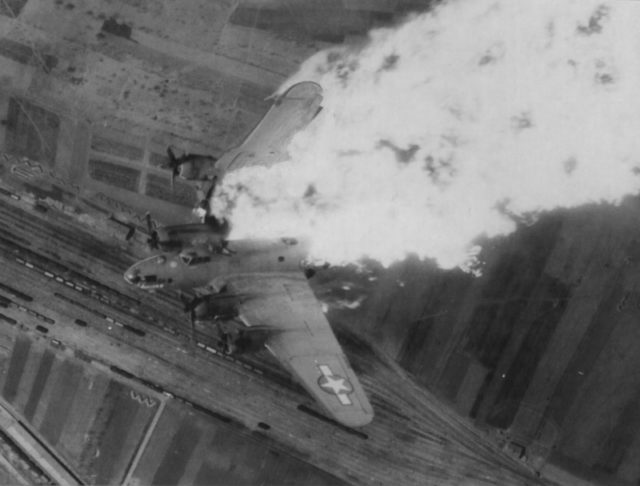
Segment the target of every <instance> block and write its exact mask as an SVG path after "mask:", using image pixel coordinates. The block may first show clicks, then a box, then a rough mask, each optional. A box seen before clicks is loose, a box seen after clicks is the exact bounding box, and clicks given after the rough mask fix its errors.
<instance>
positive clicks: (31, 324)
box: [0, 0, 640, 486]
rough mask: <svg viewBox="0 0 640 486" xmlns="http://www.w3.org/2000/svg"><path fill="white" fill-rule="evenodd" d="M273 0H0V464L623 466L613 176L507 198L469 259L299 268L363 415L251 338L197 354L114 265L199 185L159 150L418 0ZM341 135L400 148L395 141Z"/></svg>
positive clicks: (250, 121)
mask: <svg viewBox="0 0 640 486" xmlns="http://www.w3.org/2000/svg"><path fill="white" fill-rule="evenodd" d="M294 3H295V2H288V1H284V0H272V1H269V2H256V1H254V0H237V1H235V0H234V1H226V0H221V1H216V2H211V1H210V0H192V1H190V2H175V1H172V0H149V1H148V2H147V1H137V0H110V1H103V0H64V1H63V0H56V1H54V2H51V1H49V0H0V72H1V76H0V272H1V274H0V429H1V430H0V484H13V483H15V484H24V485H28V484H51V483H58V484H125V485H130V486H135V485H146V484H185V485H187V484H206V485H209V484H221V485H227V484H264V485H271V484H273V485H280V484H292V485H293V484H295V485H298V484H319V485H324V484H326V485H334V484H359V485H370V484H373V485H376V484H377V485H410V484H416V485H434V486H435V485H438V486H440V485H452V486H453V485H456V486H457V485H466V486H479V485H509V486H516V485H537V484H563V485H565V484H567V485H571V486H574V485H580V486H582V485H592V484H607V485H609V484H611V485H616V486H618V485H621V486H628V485H630V484H636V483H637V482H638V480H639V478H640V463H638V461H637V457H638V454H639V453H640V412H638V411H639V410H640V394H639V393H638V391H637V390H638V389H639V388H638V387H640V374H638V373H637V369H638V366H640V354H638V353H637V348H638V346H640V332H639V331H638V326H637V319H638V312H640V290H639V289H640V280H639V279H638V277H637V275H638V271H637V270H638V265H639V264H640V243H638V242H640V229H639V228H640V226H639V225H638V224H637V222H638V221H639V220H640V199H638V197H637V196H633V195H630V196H627V197H626V198H622V197H621V198H620V200H619V201H618V202H617V203H616V204H601V203H600V202H597V203H596V202H593V203H592V204H589V205H586V206H581V207H579V208H574V209H555V210H549V211H547V212H544V213H540V214H537V213H536V214H528V213H525V214H522V215H520V216H518V217H516V216H514V215H510V214H509V217H512V216H513V221H512V223H513V224H514V225H515V226H516V230H515V231H514V232H513V233H512V234H510V235H507V236H501V237H497V238H493V239H488V238H485V237H484V236H480V237H478V239H477V242H478V244H480V245H481V246H482V251H481V253H480V254H479V255H478V258H479V261H480V263H481V270H482V271H481V272H480V273H481V275H473V274H471V273H469V272H465V271H463V270H461V269H460V268H456V269H452V270H443V269H441V268H439V267H438V266H437V265H436V264H435V263H434V261H432V260H430V259H429V258H426V259H420V258H418V257H417V256H415V255H413V254H409V255H408V256H407V258H406V259H405V260H403V261H398V262H396V263H394V264H392V265H390V266H389V267H388V268H384V267H383V266H382V265H380V264H378V263H376V262H374V261H369V260H365V261H364V263H363V262H359V263H362V264H361V265H360V264H358V265H350V266H345V267H335V266H332V267H329V268H327V267H318V268H317V272H316V274H315V275H314V276H312V277H311V278H309V280H308V282H309V285H310V286H311V288H312V290H313V292H314V293H315V296H316V297H317V298H318V300H319V301H320V302H321V304H322V308H323V310H324V311H325V315H326V316H327V320H328V321H329V322H330V324H331V327H332V329H333V331H334V333H335V335H336V337H337V339H338V341H339V343H340V345H341V346H342V349H343V350H344V352H345V354H346V356H347V357H348V360H349V362H350V363H351V366H352V367H353V371H354V372H355V374H356V375H357V377H358V378H359V380H360V381H361V384H362V386H363V388H364V391H365V392H366V395H367V396H368V397H369V399H370V401H371V405H372V407H373V410H374V413H375V417H374V419H373V421H372V422H371V423H369V424H367V425H365V426H363V427H359V428H349V427H347V426H345V425H342V424H340V423H338V422H337V421H335V420H332V419H331V418H329V417H328V415H327V413H325V411H323V409H322V408H321V407H320V405H318V403H317V402H316V401H315V400H314V399H313V397H312V396H311V395H310V394H309V393H307V392H306V391H305V389H304V388H303V387H302V386H301V385H299V384H298V383H297V382H296V381H294V379H293V378H292V375H291V374H290V373H289V372H288V371H287V370H285V369H284V368H283V367H282V366H281V365H280V363H279V362H278V361H277V360H276V359H275V358H274V357H273V356H272V355H271V354H270V353H268V352H267V351H266V350H262V351H259V352H258V353H255V354H250V353H248V354H241V355H239V356H236V355H234V356H229V355H226V354H224V353H222V352H220V349H221V345H222V343H220V342H219V341H218V338H219V333H218V332H216V330H215V328H214V327H213V325H211V324H205V323H204V322H197V323H196V324H195V327H194V328H192V325H191V322H190V316H189V313H188V312H185V302H184V301H183V299H181V298H180V296H179V295H178V294H177V292H170V291H167V290H155V291H153V292H146V291H142V290H140V289H139V288H137V287H136V286H135V285H130V284H128V283H127V282H126V281H125V280H124V278H123V274H124V272H125V271H126V270H127V269H128V268H129V267H130V266H131V265H132V264H133V263H134V262H137V261H139V260H141V259H143V258H146V257H149V256H151V255H152V254H153V252H152V251H151V249H150V248H149V247H150V246H152V245H150V244H149V240H150V236H151V235H150V232H151V229H150V227H151V223H150V221H151V219H152V218H151V215H152V216H153V220H154V221H156V220H157V223H158V225H162V224H177V223H186V222H191V221H193V216H194V212H193V209H194V206H195V205H196V204H198V203H200V202H201V199H202V198H203V197H204V195H203V192H204V191H203V190H202V188H199V189H198V190H196V188H195V187H194V185H193V184H191V183H189V182H188V181H185V180H184V179H183V178H182V177H181V176H178V177H176V173H174V174H172V171H174V170H175V169H176V167H170V162H171V159H170V158H169V157H170V156H169V151H168V149H169V148H171V150H173V151H174V152H175V153H176V154H178V156H181V155H185V156H186V155H187V154H195V155H196V157H197V156H202V157H205V158H207V159H208V160H214V159H215V158H221V157H223V156H224V154H225V152H226V151H227V150H228V149H230V148H231V149H232V148H234V147H236V146H238V145H239V144H240V143H241V142H242V141H243V140H245V137H247V135H248V134H249V133H251V131H252V129H253V128H254V127H255V126H256V125H257V124H258V123H259V122H260V120H262V119H263V116H264V115H265V113H267V112H268V111H269V110H270V109H271V107H272V106H276V105H277V103H279V101H278V100H279V98H277V97H275V98H274V93H277V92H278V90H279V89H282V88H283V86H286V85H287V83H290V82H291V80H292V79H294V77H295V75H296V72H297V70H298V69H299V68H300V66H301V65H303V64H304V63H306V61H307V60H308V58H309V57H310V56H313V55H315V54H319V53H322V52H324V53H325V54H327V53H328V54H327V55H326V61H327V63H328V64H331V62H332V59H334V58H333V57H332V55H331V53H332V52H333V53H335V52H337V51H336V49H337V50H338V51H339V50H340V49H342V48H346V49H351V50H352V52H356V53H359V52H361V51H360V49H362V48H363V46H366V45H368V44H367V43H368V42H370V41H371V39H372V37H370V36H369V34H368V33H369V32H370V30H371V29H375V28H378V27H384V28H390V29H395V28H396V27H397V26H399V25H401V24H402V23H403V22H404V21H405V20H406V19H407V18H410V17H411V16H412V14H414V13H418V14H420V13H423V12H425V10H427V9H429V8H430V7H429V6H430V5H431V4H432V3H439V2H418V1H415V0H393V1H388V0H340V1H332V2H326V1H325V0H305V1H304V2H299V3H295V4H294ZM551 3H552V2H551ZM460 4H461V5H462V4H464V2H460ZM498 10H499V9H498ZM496 11H497V10H496ZM599 12H600V11H599V10H598V11H596V13H595V14H594V17H593V18H591V20H593V22H592V23H593V25H595V26H596V27H598V28H599V24H598V22H600V21H601V20H602V19H601V18H600V17H598V15H600V14H599ZM427 13H428V12H427ZM407 15H409V17H407ZM605 17H606V16H605ZM448 18H449V21H451V19H453V18H454V17H453V16H451V17H448ZM589 20H590V19H589V18H587V19H586V20H585V19H582V20H580V22H582V23H580V24H579V25H580V26H582V27H580V28H577V34H576V33H575V32H574V34H575V35H577V36H581V35H583V34H584V33H585V32H587V33H589V34H590V36H591V34H594V33H597V32H596V30H597V29H595V27H594V28H593V29H592V27H593V25H592V23H589V22H587V21H589ZM585 22H586V23H585ZM585 25H588V27H589V29H587V28H586V27H585ZM455 27H456V28H458V27H457V24H456V25H455ZM580 29H582V30H580ZM585 29H586V30H585ZM590 29H591V30H590ZM454 30H455V29H454ZM382 32H387V31H382ZM389 32H390V31H389ZM456 32H457V31H456ZM598 32H599V31H598ZM382 37H384V36H382ZM587 37H589V36H584V38H587ZM596 37H597V36H595V35H593V36H591V37H589V39H590V40H594V39H595V38H596ZM580 39H582V37H580ZM429 42H430V41H429ZM473 47H474V49H475V47H476V46H473ZM492 49H493V47H491V49H489V50H488V51H487V52H488V53H491V52H493V51H492ZM418 50H424V49H422V47H421V48H420V49H418ZM474 53H475V50H474ZM475 54H477V53H475ZM485 54H486V53H485ZM443 57H444V58H446V59H447V62H448V61H449V58H450V57H451V56H449V54H448V53H444V54H443ZM472 58H473V59H474V60H475V61H477V64H478V68H479V69H485V68H484V67H483V66H485V65H486V66H487V69H490V68H491V67H492V66H493V64H492V62H493V60H492V59H493V58H491V56H489V55H488V54H487V55H484V54H483V55H482V56H480V57H479V58H478V59H476V57H473V56H472ZM402 59H403V60H404V58H402ZM334 60H335V59H334ZM384 61H385V62H384V63H383V65H382V67H381V68H380V69H382V68H383V67H386V69H389V73H391V74H389V76H394V74H393V68H394V66H395V67H397V66H402V61H401V60H399V58H397V56H395V54H394V55H390V56H386V57H384ZM475 61H474V62H475ZM490 61H491V62H490ZM338 64H339V63H338ZM356 64H357V63H356ZM471 64H473V63H471ZM474 66H475V65H474ZM338 67H339V68H340V65H338ZM342 68H344V69H347V71H345V72H343V73H342V74H343V75H344V76H343V78H341V79H342V81H345V82H346V81H347V77H348V76H349V74H348V72H349V69H352V68H353V65H346V66H342V67H341V69H342ZM385 75H386V74H385ZM292 76H294V77H292ZM376 76H378V71H376ZM434 76H435V74H434ZM400 77H401V76H400ZM298 81H306V80H305V79H300V80H298ZM322 89H323V90H324V91H323V95H324V96H325V98H324V101H325V102H327V103H329V101H330V96H329V90H330V87H329V86H323V87H322ZM465 90H466V89H464V90H462V91H465ZM391 91H392V93H393V95H394V96H395V94H398V95H399V94H401V93H399V92H396V91H394V90H391ZM500 96H502V95H500ZM370 98H371V99H367V98H362V99H363V100H365V104H367V106H368V104H369V103H370V104H371V106H377V104H376V103H377V101H378V100H377V98H376V96H373V95H372V96H371V97H370ZM387 101H388V100H387ZM391 101H392V102H391V103H390V105H391V106H392V108H393V109H395V107H396V104H395V102H393V96H392V100H391ZM419 104H420V100H415V103H413V104H412V105H411V106H410V107H409V111H410V112H411V113H410V115H411V116H409V117H408V119H409V120H413V118H412V116H413V115H417V114H418V113H417V111H418V110H415V109H414V106H416V107H417V106H419ZM385 106H386V105H385ZM326 108H327V106H325V109H324V112H323V113H321V115H320V116H323V115H326V114H327V112H329V110H328V109H326ZM454 111H455V110H453V109H452V110H451V114H455V113H453V112H454ZM317 114H318V112H316V113H315V115H317ZM395 115H397V114H395ZM389 118H393V117H391V116H389ZM401 118H402V117H401ZM510 120H511V121H510V123H513V122H514V121H513V119H510ZM518 120H520V119H518ZM361 121H362V122H364V121H365V120H361ZM525 121H526V120H525ZM520 122H523V121H522V120H520V121H519V123H520ZM284 125H286V123H285V124H284ZM278 126H280V125H278ZM509 126H511V125H509ZM518 127H519V128H523V127H520V125H518ZM409 128H414V127H409V126H407V129H409ZM525 128H528V126H527V127H525ZM276 131H277V130H276ZM443 133H444V132H443ZM518 133H519V132H518ZM343 135H344V136H345V137H346V138H351V137H352V138H353V139H354V140H356V139H357V137H358V136H360V135H361V134H360V132H359V131H358V125H356V126H355V127H354V135H351V134H350V133H345V134H341V136H343ZM441 140H442V142H443V143H445V142H446V143H445V145H447V144H449V142H451V140H450V138H447V136H442V137H441ZM366 142H367V143H369V142H370V144H372V145H373V146H374V148H375V150H377V151H378V152H380V153H383V154H384V155H385V156H389V157H392V158H393V157H395V163H396V165H398V166H402V167H404V165H403V164H406V163H407V161H408V160H409V159H411V157H412V156H413V155H412V154H414V152H415V150H418V147H417V145H416V146H415V147H414V146H413V145H408V146H407V148H406V149H405V148H404V146H403V145H402V144H400V145H394V143H393V140H386V139H379V140H378V139H375V140H374V139H371V140H366ZM365 145H366V144H365ZM448 146H449V145H447V147H448ZM352 152H353V154H355V153H356V152H357V150H354V151H346V152H344V153H341V156H344V157H351V155H353V154H352ZM172 153H173V152H172ZM226 153H227V154H228V153H229V152H226ZM572 160H573V159H572ZM425 161H427V160H426V159H425ZM569 162H571V161H569ZM429 167H430V166H429V164H426V166H425V170H429ZM562 167H563V169H562V170H563V171H564V172H562V171H561V176H562V177H566V178H569V176H570V175H571V173H572V171H575V170H579V168H578V169H576V163H568V164H565V165H563V166H562ZM177 169H178V170H177V172H178V173H179V172H180V167H177ZM441 169H442V170H443V171H444V172H446V169H447V167H446V164H445V166H444V167H441ZM634 174H635V175H633V177H635V176H637V172H634ZM178 175H179V174H178ZM449 175H451V174H449ZM447 177H448V176H447ZM311 189H313V187H312V186H309V187H308V190H307V192H306V193H305V194H304V196H303V197H304V198H306V197H307V196H309V197H310V198H313V190H311ZM401 193H402V191H401V190H400V191H398V194H401ZM505 204H506V203H505ZM496 209H497V210H501V207H498V208H496ZM503 209H504V210H505V211H507V209H508V207H507V206H506V205H505V208H503ZM147 213H149V214H150V216H149V218H148V219H147V217H146V216H145V215H146V214H147ZM231 223H232V226H233V222H231ZM446 223H447V224H448V221H447V222H446ZM386 231H387V228H386V227H382V228H379V230H378V232H376V233H375V234H374V236H373V238H381V239H384V238H386V237H387V236H388V235H387V234H386V233H385V232H386ZM391 236H395V235H391ZM474 244H475V241H474ZM279 261H280V260H279ZM305 285H306V284H305ZM192 294H193V293H192V292H191V293H190V292H187V293H186V294H185V295H186V297H188V298H191V297H193V295H192ZM183 297H184V296H183ZM336 394H337V392H336Z"/></svg>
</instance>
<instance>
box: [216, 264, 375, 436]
mask: <svg viewBox="0 0 640 486" xmlns="http://www.w3.org/2000/svg"><path fill="white" fill-rule="evenodd" d="M226 282H227V286H228V287H229V288H230V290H231V291H232V292H233V293H238V294H247V295H252V296H253V297H252V298H251V299H249V300H247V301H245V302H242V303H241V304H240V305H239V312H240V315H241V316H242V317H243V319H244V321H245V322H246V323H247V324H248V325H249V326H268V327H270V328H273V329H274V332H273V333H272V334H271V335H270V337H269V338H268V339H267V342H266V346H267V348H268V349H269V350H270V351H271V352H272V353H273V354H274V356H275V357H276V358H278V359H279V360H280V362H281V363H282V364H283V365H284V366H285V368H287V369H288V370H289V371H290V372H291V373H292V374H293V375H294V376H295V377H296V378H297V379H298V381H299V382H300V383H301V384H302V385H303V386H304V388H305V389H306V390H307V391H308V392H309V393H310V394H311V395H312V396H313V397H314V398H315V399H316V400H317V401H318V402H319V403H320V404H321V405H322V406H323V407H324V408H325V409H326V411H327V412H328V413H329V414H330V415H331V416H332V417H333V418H335V420H337V421H338V422H340V423H342V424H344V425H348V426H351V427H359V426H362V425H366V424H368V423H369V422H371V420H372V419H373V409H372V407H371V404H370V403H369V400H368V399H367V396H366V395H365V393H364V390H363V389H362V386H361V385H360V382H359V381H358V377H357V376H356V375H355V373H354V371H353V370H352V369H351V366H350V365H349V362H348V361H347V358H346V356H345V355H344V353H343V352H342V349H341V347H340V344H339V343H338V341H337V340H336V337H335V336H334V334H333V331H332V329H331V326H330V325H329V322H328V321H327V319H326V317H325V316H324V314H323V312H322V309H321V307H320V303H319V302H318V301H317V299H316V297H315V295H314V294H313V292H312V291H311V288H310V287H309V284H308V282H307V280H306V279H305V278H304V276H303V275H302V273H300V274H297V273H283V274H275V275H274V274H250V275H242V276H236V277H232V278H230V279H228V280H227V281H226Z"/></svg>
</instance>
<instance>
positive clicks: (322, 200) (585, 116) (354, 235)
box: [217, 0, 640, 268]
mask: <svg viewBox="0 0 640 486" xmlns="http://www.w3.org/2000/svg"><path fill="white" fill-rule="evenodd" d="M639 25H640V8H638V4H636V3H635V2H630V1H629V2H627V1H617V2H594V1H590V0H575V1H572V0H563V1H558V0H520V1H517V2H515V1H513V0H471V1H462V0H458V1H451V2H449V3H447V4H445V5H442V6H440V7H438V8H437V9H436V10H435V11H433V12H430V13H426V14H422V15H419V16H415V17H413V18H411V19H409V20H408V21H406V22H405V23H404V24H403V25H401V26H399V27H397V28H389V29H380V30H375V31H373V32H371V34H370V36H369V41H368V42H367V43H366V44H365V45H362V46H359V47H357V48H339V49H332V50H330V51H324V52H320V53H318V54H317V55H315V56H314V57H313V58H311V59H309V60H308V61H307V62H306V63H305V64H304V65H303V66H302V68H301V70H300V72H299V73H297V74H296V76H295V77H294V78H293V79H291V80H289V81H288V82H287V83H286V84H285V86H283V88H286V87H288V86H290V85H291V84H292V83H294V82H297V81H301V80H313V81H316V82H318V83H319V84H320V85H322V87H323V89H324V96H325V101H324V103H323V105H324V110H323V112H322V113H321V114H320V116H319V117H318V118H317V119H316V120H314V122H313V123H312V124H311V125H310V126H309V128H308V129H307V130H305V131H304V132H302V133H300V134H299V135H298V136H296V138H295V139H294V141H293V143H292V146H291V147H290V153H291V155H292V158H291V161H290V162H287V163H284V164H281V165H279V166H276V167H273V168H270V169H251V170H246V171H242V172H238V173H236V174H230V175H229V176H228V177H227V178H226V179H225V183H224V186H223V187H222V189H221V191H220V192H221V193H222V197H219V198H218V199H217V201H218V204H223V203H229V204H228V205H227V207H226V208H225V209H226V211H227V213H228V214H230V218H231V221H232V224H233V227H234V230H233V235H232V236H233V237H249V236H262V237H270V236H280V235H285V234H286V235H300V236H307V237H308V238H310V240H311V243H312V251H313V256H314V257H317V258H321V259H326V260H328V261H330V262H332V263H345V262H352V261H356V260H358V259H359V258H362V257H365V256H366V257H370V258H374V259H377V260H379V261H380V262H382V263H383V264H385V265H386V264H389V263H391V262H393V261H396V260H400V259H403V258H404V257H405V256H406V255H407V254H408V253H416V254H418V255H419V256H420V257H423V258H433V259H435V260H436V262H437V263H438V264H439V265H440V266H441V267H443V268H452V267H455V266H462V267H465V265H468V264H469V262H470V261H472V260H473V254H474V252H475V251H477V248H475V247H474V240H476V239H477V238H478V237H480V236H483V235H484V236H488V237H493V236H496V235H503V234H507V233H509V232H511V231H514V229H515V227H516V224H515V223H514V220H513V217H514V216H515V217H517V216H518V215H523V214H529V213H532V212H533V213H535V212H540V211H545V210H549V209H552V208H556V207H573V206H577V205H581V204H585V203H588V202H599V201H607V202H612V203H616V202H618V201H619V200H620V199H621V198H622V197H623V196H624V195H626V194H631V193H636V192H638V190H640V176H638V175H637V173H636V171H637V169H636V167H637V166H639V165H640V29H639V28H638V26H639ZM218 209H219V208H218Z"/></svg>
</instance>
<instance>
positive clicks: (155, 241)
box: [132, 212, 159, 250]
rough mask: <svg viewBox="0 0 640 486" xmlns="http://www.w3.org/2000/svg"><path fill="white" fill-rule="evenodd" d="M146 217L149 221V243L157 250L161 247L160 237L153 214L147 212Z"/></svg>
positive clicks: (150, 246)
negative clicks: (152, 217)
mask: <svg viewBox="0 0 640 486" xmlns="http://www.w3.org/2000/svg"><path fill="white" fill-rule="evenodd" d="M144 219H145V221H146V222H147V232H148V233H149V238H147V244H148V245H149V248H151V249H152V250H157V249H158V248H159V238H158V232H157V231H156V229H155V225H154V223H153V220H152V219H151V214H150V213H148V212H147V214H145V215H144ZM132 236H133V235H132Z"/></svg>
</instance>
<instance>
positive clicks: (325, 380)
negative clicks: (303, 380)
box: [318, 365, 353, 405]
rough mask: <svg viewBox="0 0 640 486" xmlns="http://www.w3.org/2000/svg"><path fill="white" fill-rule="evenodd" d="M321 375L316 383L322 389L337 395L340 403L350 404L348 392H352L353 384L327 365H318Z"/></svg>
mask: <svg viewBox="0 0 640 486" xmlns="http://www.w3.org/2000/svg"><path fill="white" fill-rule="evenodd" d="M318 368H319V369H320V373H322V375H321V376H320V378H318V385H319V386H320V388H322V390H324V391H325V392H327V393H330V394H332V395H335V396H336V397H338V400H339V401H340V403H341V404H342V405H351V399H349V397H348V394H349V393H352V392H353V386H352V385H351V383H350V382H349V380H347V379H346V378H343V377H342V376H340V375H336V374H334V373H333V372H332V371H331V368H329V367H328V366H327V365H320V366H319V367H318Z"/></svg>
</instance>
